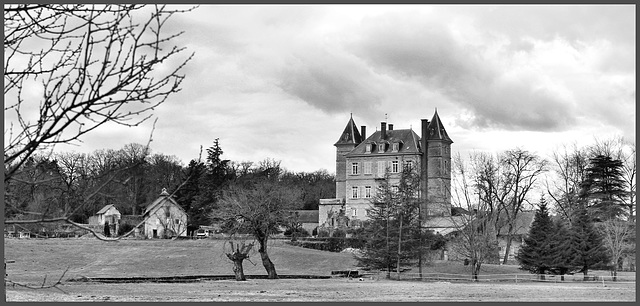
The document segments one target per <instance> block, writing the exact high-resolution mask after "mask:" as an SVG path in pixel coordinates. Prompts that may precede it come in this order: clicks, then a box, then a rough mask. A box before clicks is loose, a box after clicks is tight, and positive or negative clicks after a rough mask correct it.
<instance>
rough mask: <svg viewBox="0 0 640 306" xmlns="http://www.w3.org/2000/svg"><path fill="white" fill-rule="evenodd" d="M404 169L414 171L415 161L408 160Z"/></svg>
mask: <svg viewBox="0 0 640 306" xmlns="http://www.w3.org/2000/svg"><path fill="white" fill-rule="evenodd" d="M404 168H405V169H407V171H413V170H414V169H413V161H412V160H407V161H405V162H404Z"/></svg>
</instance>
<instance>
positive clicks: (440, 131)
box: [427, 109, 453, 143]
mask: <svg viewBox="0 0 640 306" xmlns="http://www.w3.org/2000/svg"><path fill="white" fill-rule="evenodd" d="M427 130H428V131H429V137H428V138H427V139H428V140H445V141H449V142H451V143H453V140H451V138H449V134H447V131H446V130H445V129H444V125H442V121H440V116H438V110H437V109H436V112H435V113H434V114H433V118H431V122H430V123H429V126H428V127H427Z"/></svg>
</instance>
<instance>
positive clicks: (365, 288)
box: [7, 278, 636, 302]
mask: <svg viewBox="0 0 640 306" xmlns="http://www.w3.org/2000/svg"><path fill="white" fill-rule="evenodd" d="M60 289H62V290H64V291H65V292H66V293H62V292H60V291H57V290H55V289H47V290H46V291H44V290H43V291H40V290H24V289H14V288H7V301H171V302H178V301H256V302H269V301H271V302H272V301H299V302H300V301H302V302H312V301H326V302H333V301H377V302H418V301H635V300H636V298H635V292H636V291H635V284H631V283H629V284H614V285H606V286H605V287H603V286H602V285H598V284H594V283H588V284H580V283H576V284H547V283H523V284H502V283H500V284H497V283H478V284H472V283H447V282H409V281H393V280H378V281H376V280H371V279H366V280H364V281H359V280H358V279H345V278H339V279H338V278H335V279H309V280H304V281H301V280H296V279H278V280H263V279H250V280H247V281H245V282H236V281H233V280H220V281H203V282H198V283H171V284H168V283H129V284H104V283H65V285H63V286H61V287H60Z"/></svg>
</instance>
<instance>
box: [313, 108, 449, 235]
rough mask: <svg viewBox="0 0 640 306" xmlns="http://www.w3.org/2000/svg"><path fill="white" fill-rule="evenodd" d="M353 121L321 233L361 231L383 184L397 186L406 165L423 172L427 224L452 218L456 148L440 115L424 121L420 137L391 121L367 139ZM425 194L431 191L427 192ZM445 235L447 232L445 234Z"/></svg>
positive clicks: (322, 210) (324, 206)
mask: <svg viewBox="0 0 640 306" xmlns="http://www.w3.org/2000/svg"><path fill="white" fill-rule="evenodd" d="M366 130H367V129H366V126H362V127H361V128H360V130H358V127H357V126H356V123H355V122H354V121H353V117H351V118H350V119H349V122H348V123H347V126H346V127H345V129H344V131H343V132H342V135H340V138H339V139H338V141H337V142H336V143H335V144H334V146H335V147H336V197H335V199H321V200H320V205H319V212H318V214H319V216H318V217H319V220H318V221H319V222H318V223H319V229H320V230H329V231H332V230H333V229H335V228H349V227H357V226H359V224H360V223H361V221H363V220H366V219H367V209H368V208H369V207H370V206H371V204H372V199H373V198H375V193H376V191H377V186H378V184H379V183H380V182H381V181H382V180H385V179H387V180H389V181H388V183H389V184H390V185H391V186H393V185H394V184H397V183H398V182H399V179H400V175H401V172H402V169H403V167H404V166H410V167H413V168H414V169H418V171H420V175H421V180H420V184H421V186H420V187H421V188H420V189H421V190H420V197H421V198H422V204H421V205H422V206H421V213H422V214H423V218H422V219H423V220H427V219H430V220H433V219H444V218H447V217H450V216H451V197H450V193H449V190H450V188H451V144H452V143H453V141H452V140H451V138H449V135H447V131H446V130H445V128H444V126H443V125H442V122H441V121H440V117H439V116H438V112H437V110H436V111H435V113H434V115H433V118H432V119H431V121H429V120H427V119H422V126H421V129H420V135H418V133H416V132H415V131H414V130H413V129H411V128H409V129H394V125H393V124H391V123H389V124H387V122H381V123H380V130H378V131H375V132H374V133H373V134H371V135H370V136H367V132H366ZM425 191H426V192H425ZM443 234H444V233H443Z"/></svg>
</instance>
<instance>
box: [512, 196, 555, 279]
mask: <svg viewBox="0 0 640 306" xmlns="http://www.w3.org/2000/svg"><path fill="white" fill-rule="evenodd" d="M552 230H553V222H552V221H551V218H550V217H549V212H548V210H547V203H546V201H545V200H544V198H542V199H541V200H540V206H539V208H538V210H537V211H536V215H535V217H534V220H533V223H532V225H531V228H530V229H529V234H528V235H527V237H526V238H525V239H524V245H523V246H522V247H521V248H520V250H519V251H518V255H517V256H516V258H517V260H518V262H519V263H520V269H523V270H527V271H529V272H531V273H535V274H540V278H541V279H544V274H545V272H546V271H547V270H549V268H550V265H549V263H550V261H551V253H550V246H549V243H550V241H551V235H552Z"/></svg>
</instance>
